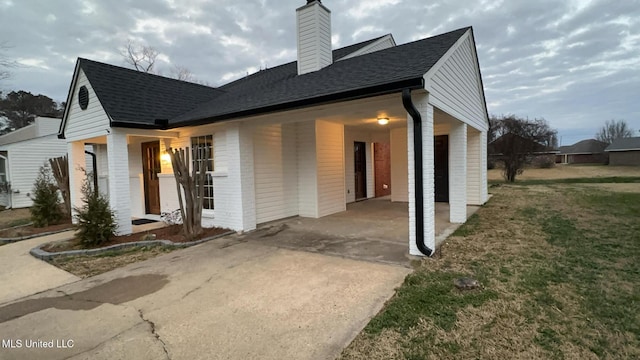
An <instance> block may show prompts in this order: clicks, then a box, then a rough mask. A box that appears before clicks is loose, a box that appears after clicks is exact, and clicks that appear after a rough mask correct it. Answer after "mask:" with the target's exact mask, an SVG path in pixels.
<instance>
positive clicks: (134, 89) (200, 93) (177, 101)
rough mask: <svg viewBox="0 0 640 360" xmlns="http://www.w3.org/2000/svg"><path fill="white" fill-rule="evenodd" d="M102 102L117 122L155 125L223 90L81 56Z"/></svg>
mask: <svg viewBox="0 0 640 360" xmlns="http://www.w3.org/2000/svg"><path fill="white" fill-rule="evenodd" d="M78 62H79V65H80V68H81V69H82V70H83V71H84V73H85V74H86V75H87V78H88V79H89V82H90V83H91V86H92V87H93V89H94V91H95V93H96V95H97V96H98V99H100V103H101V104H102V106H103V107H104V109H105V111H106V112H107V114H109V116H111V119H112V120H113V121H114V122H117V123H129V124H143V125H153V124H154V122H155V120H156V119H167V120H168V119H170V118H172V117H175V116H177V115H180V114H182V113H184V112H187V111H189V110H192V109H193V108H195V107H196V106H197V105H199V104H202V103H204V102H207V101H209V100H211V99H213V98H215V97H216V96H219V95H221V94H222V93H223V92H222V91H220V90H217V89H215V88H212V87H208V86H204V85H199V84H194V83H190V82H186V81H179V80H175V79H170V78H166V77H162V76H158V75H153V74H147V73H143V72H140V71H135V70H131V69H125V68H122V67H119V66H113V65H108V64H103V63H99V62H96V61H92V60H87V59H82V58H79V59H78Z"/></svg>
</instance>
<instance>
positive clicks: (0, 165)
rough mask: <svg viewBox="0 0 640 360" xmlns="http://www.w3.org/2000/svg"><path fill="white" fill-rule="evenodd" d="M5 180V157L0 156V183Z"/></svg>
mask: <svg viewBox="0 0 640 360" xmlns="http://www.w3.org/2000/svg"><path fill="white" fill-rule="evenodd" d="M6 182H7V158H5V157H4V156H0V184H4V183H6Z"/></svg>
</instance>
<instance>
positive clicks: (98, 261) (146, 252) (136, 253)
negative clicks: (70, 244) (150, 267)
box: [50, 246, 176, 278]
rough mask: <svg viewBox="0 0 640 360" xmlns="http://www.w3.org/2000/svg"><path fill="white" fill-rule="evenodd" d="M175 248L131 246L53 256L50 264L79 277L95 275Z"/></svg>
mask: <svg viewBox="0 0 640 360" xmlns="http://www.w3.org/2000/svg"><path fill="white" fill-rule="evenodd" d="M173 250H176V249H175V248H166V247H163V246H154V247H142V248H132V249H127V250H119V251H112V252H109V253H104V254H101V255H92V256H89V255H80V256H68V257H60V258H55V259H53V260H52V261H50V263H51V264H53V265H55V266H57V267H59V268H61V269H63V270H65V271H67V272H70V273H72V274H73V275H76V276H79V277H81V278H86V277H90V276H95V275H98V274H102V273H105V272H107V271H111V270H113V269H116V268H119V267H122V266H125V265H129V264H133V263H136V262H138V261H144V260H148V259H151V258H154V257H156V256H158V255H162V254H166V253H168V252H171V251H173Z"/></svg>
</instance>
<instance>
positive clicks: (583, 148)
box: [556, 139, 609, 164]
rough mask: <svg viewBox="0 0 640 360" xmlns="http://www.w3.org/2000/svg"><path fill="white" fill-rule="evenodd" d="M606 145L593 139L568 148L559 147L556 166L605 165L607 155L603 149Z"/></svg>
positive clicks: (607, 158)
mask: <svg viewBox="0 0 640 360" xmlns="http://www.w3.org/2000/svg"><path fill="white" fill-rule="evenodd" d="M607 145H608V144H607V143H605V142H602V141H598V140H595V139H587V140H582V141H578V142H577V143H575V144H573V145H569V146H560V148H559V149H558V150H559V151H560V153H559V154H557V155H556V164H559V163H561V164H606V163H607V161H608V160H609V155H608V154H607V153H605V151H604V149H605V148H606V147H607Z"/></svg>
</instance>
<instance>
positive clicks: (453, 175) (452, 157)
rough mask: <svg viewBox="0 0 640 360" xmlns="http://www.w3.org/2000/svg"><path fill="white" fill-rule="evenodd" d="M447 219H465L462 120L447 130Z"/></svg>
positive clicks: (463, 132)
mask: <svg viewBox="0 0 640 360" xmlns="http://www.w3.org/2000/svg"><path fill="white" fill-rule="evenodd" d="M449 221H450V222H451V223H454V224H455V223H458V224H461V223H464V222H465V221H467V125H466V124H465V123H462V122H457V123H454V124H452V125H451V129H450V131H449Z"/></svg>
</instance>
